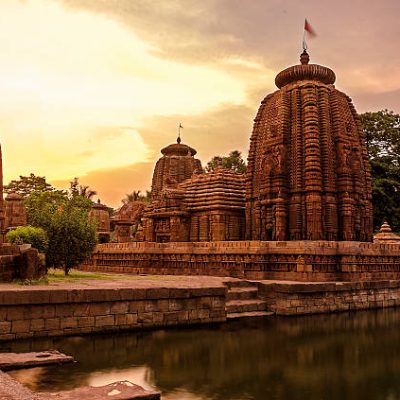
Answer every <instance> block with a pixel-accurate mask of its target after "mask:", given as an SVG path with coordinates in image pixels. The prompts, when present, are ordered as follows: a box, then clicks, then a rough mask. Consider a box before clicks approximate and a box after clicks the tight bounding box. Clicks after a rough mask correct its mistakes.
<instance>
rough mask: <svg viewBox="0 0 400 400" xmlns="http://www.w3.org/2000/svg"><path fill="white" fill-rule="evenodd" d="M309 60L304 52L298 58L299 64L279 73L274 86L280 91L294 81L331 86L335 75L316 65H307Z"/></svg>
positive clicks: (329, 70) (327, 69) (328, 69)
mask: <svg viewBox="0 0 400 400" xmlns="http://www.w3.org/2000/svg"><path fill="white" fill-rule="evenodd" d="M309 60H310V58H309V56H308V54H307V52H306V51H304V52H303V54H302V55H301V57H300V61H301V64H298V65H293V66H291V67H289V68H286V69H284V70H283V71H281V72H279V74H278V75H277V76H276V78H275V85H276V86H277V87H278V88H279V89H280V88H282V87H283V86H286V85H287V84H289V83H292V82H296V81H304V80H311V81H318V82H322V83H325V84H327V85H328V84H333V83H335V80H336V75H335V73H334V72H333V71H332V70H331V69H330V68H327V67H323V66H322V65H318V64H309V63H308V62H309Z"/></svg>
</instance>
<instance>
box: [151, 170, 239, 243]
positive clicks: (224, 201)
mask: <svg viewBox="0 0 400 400" xmlns="http://www.w3.org/2000/svg"><path fill="white" fill-rule="evenodd" d="M244 184H245V178H244V175H243V174H238V173H236V172H233V171H232V170H229V169H225V168H217V169H216V170H214V171H212V172H209V173H198V174H194V175H192V177H191V178H190V179H187V180H185V181H183V182H182V183H180V184H178V185H175V187H169V188H164V189H163V190H162V191H161V192H160V193H159V194H158V197H157V199H156V200H155V201H153V202H152V204H151V205H150V207H149V208H148V209H147V210H146V212H145V214H144V218H143V233H144V237H143V240H144V241H149V242H189V241H190V242H209V241H220V240H240V239H241V238H242V237H243V236H244V222H245V214H244V206H245V203H244V200H245V190H244V187H245V186H244Z"/></svg>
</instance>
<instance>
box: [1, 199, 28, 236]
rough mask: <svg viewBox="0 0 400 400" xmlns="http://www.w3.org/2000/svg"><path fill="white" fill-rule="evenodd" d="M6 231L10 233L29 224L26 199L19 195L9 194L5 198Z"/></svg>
mask: <svg viewBox="0 0 400 400" xmlns="http://www.w3.org/2000/svg"><path fill="white" fill-rule="evenodd" d="M5 211H6V212H5V230H6V231H9V230H12V229H15V228H18V227H19V226H25V225H26V224H27V217H26V207H25V205H24V199H23V198H22V196H20V195H19V194H18V193H9V194H8V195H7V196H6V198H5Z"/></svg>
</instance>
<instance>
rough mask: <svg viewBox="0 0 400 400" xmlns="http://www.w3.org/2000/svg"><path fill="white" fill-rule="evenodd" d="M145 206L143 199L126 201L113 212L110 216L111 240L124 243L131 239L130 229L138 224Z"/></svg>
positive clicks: (133, 228)
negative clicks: (112, 229) (112, 228)
mask: <svg viewBox="0 0 400 400" xmlns="http://www.w3.org/2000/svg"><path fill="white" fill-rule="evenodd" d="M146 206H147V203H145V202H144V201H138V200H137V201H128V202H126V203H124V204H123V205H122V207H121V208H119V209H118V210H117V211H116V212H115V213H114V214H113V216H112V218H111V222H112V225H113V227H114V234H113V238H112V241H114V242H118V243H125V242H130V241H132V240H133V237H132V233H133V232H132V231H134V230H135V229H137V227H138V226H139V225H140V221H141V219H142V218H143V212H144V209H145V208H146ZM139 236H140V235H139Z"/></svg>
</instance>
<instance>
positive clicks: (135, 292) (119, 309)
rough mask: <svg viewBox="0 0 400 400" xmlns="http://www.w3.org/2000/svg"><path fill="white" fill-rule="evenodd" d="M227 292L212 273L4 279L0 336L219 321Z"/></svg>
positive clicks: (222, 318)
mask: <svg viewBox="0 0 400 400" xmlns="http://www.w3.org/2000/svg"><path fill="white" fill-rule="evenodd" d="M215 279H216V280H215ZM225 292H226V287H225V286H224V284H223V283H222V282H221V279H219V278H211V277H208V278H206V280H204V279H201V278H199V279H197V280H196V282H190V281H189V279H187V277H186V278H185V277H181V278H177V277H172V278H168V277H163V280H161V281H160V280H159V278H158V280H157V278H154V280H151V279H149V280H146V281H140V280H131V281H129V280H122V279H116V280H114V281H99V280H91V281H85V283H81V284H64V285H61V284H58V285H56V284H53V286H52V285H49V286H47V287H46V286H45V287H43V286H35V287H21V286H18V285H11V284H8V285H7V284H3V285H0V341H1V340H14V339H23V338H31V337H39V336H42V337H45V336H64V335H76V334H89V333H96V332H117V331H126V330H137V329H149V328H158V327H167V326H174V325H188V324H191V325H193V324H204V323H212V322H221V321H225V320H226V311H225V296H226V293H225Z"/></svg>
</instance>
